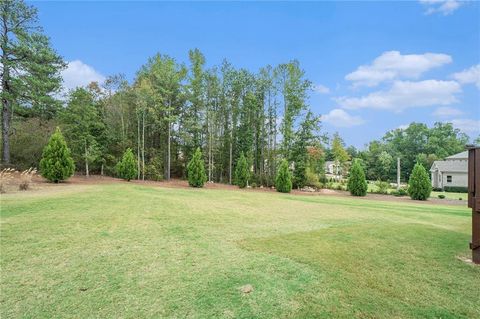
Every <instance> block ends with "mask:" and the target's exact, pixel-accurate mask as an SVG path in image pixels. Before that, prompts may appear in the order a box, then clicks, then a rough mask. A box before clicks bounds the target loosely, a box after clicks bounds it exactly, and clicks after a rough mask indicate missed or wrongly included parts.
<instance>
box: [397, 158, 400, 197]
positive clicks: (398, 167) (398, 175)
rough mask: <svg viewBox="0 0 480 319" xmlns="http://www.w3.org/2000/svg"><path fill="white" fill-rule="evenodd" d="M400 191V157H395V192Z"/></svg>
mask: <svg viewBox="0 0 480 319" xmlns="http://www.w3.org/2000/svg"><path fill="white" fill-rule="evenodd" d="M399 189H400V157H397V191H398V190H399Z"/></svg>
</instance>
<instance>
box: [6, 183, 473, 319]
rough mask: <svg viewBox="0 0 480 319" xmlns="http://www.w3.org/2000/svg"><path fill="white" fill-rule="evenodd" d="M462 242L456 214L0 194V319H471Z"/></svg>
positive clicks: (115, 192) (402, 207)
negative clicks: (245, 289)
mask: <svg viewBox="0 0 480 319" xmlns="http://www.w3.org/2000/svg"><path fill="white" fill-rule="evenodd" d="M469 236H470V211H469V210H468V209H467V208H466V207H457V206H439V205H438V206H435V205H429V204H415V203H396V202H384V201H371V200H362V199H356V198H349V197H333V196H294V195H285V194H279V193H266V192H252V191H228V190H203V189H168V188H158V187H148V186H142V185H135V184H127V183H117V184H104V185H95V186H94V185H91V186H90V185H80V186H75V185H71V186H65V185H61V186H58V189H57V188H55V187H51V188H49V189H48V190H46V191H39V192H30V193H28V192H27V193H17V194H10V195H8V194H7V195H3V196H2V200H1V296H0V302H1V305H0V307H1V312H0V317H1V318H143V317H154V318H162V317H164V318H475V317H476V318H479V317H480V305H479V290H478V289H479V286H480V267H477V266H473V265H472V264H469V263H467V262H464V261H462V260H461V258H465V257H468V256H469V249H468V242H469ZM247 284H250V285H252V286H253V291H252V292H250V293H248V294H245V293H244V292H242V291H241V289H240V288H241V287H242V286H244V285H247Z"/></svg>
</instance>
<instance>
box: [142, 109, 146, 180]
mask: <svg viewBox="0 0 480 319" xmlns="http://www.w3.org/2000/svg"><path fill="white" fill-rule="evenodd" d="M142 180H145V110H143V113H142Z"/></svg>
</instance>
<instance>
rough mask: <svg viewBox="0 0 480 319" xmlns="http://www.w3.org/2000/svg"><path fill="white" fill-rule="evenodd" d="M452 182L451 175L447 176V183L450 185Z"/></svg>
mask: <svg viewBox="0 0 480 319" xmlns="http://www.w3.org/2000/svg"><path fill="white" fill-rule="evenodd" d="M451 182H452V175H447V183H451Z"/></svg>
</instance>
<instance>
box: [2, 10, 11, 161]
mask: <svg viewBox="0 0 480 319" xmlns="http://www.w3.org/2000/svg"><path fill="white" fill-rule="evenodd" d="M3 14H4V15H3V16H2V22H3V28H2V31H3V34H2V44H1V49H2V69H3V70H2V92H5V93H7V94H9V93H10V83H9V77H10V70H9V67H8V63H7V56H6V52H5V51H6V50H7V45H8V41H9V40H8V32H9V31H8V26H7V18H6V16H5V15H6V13H5V12H3ZM10 103H11V102H10V101H9V100H8V99H7V98H6V97H5V96H4V97H3V98H2V152H3V153H2V160H3V164H10V120H11V117H10Z"/></svg>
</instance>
